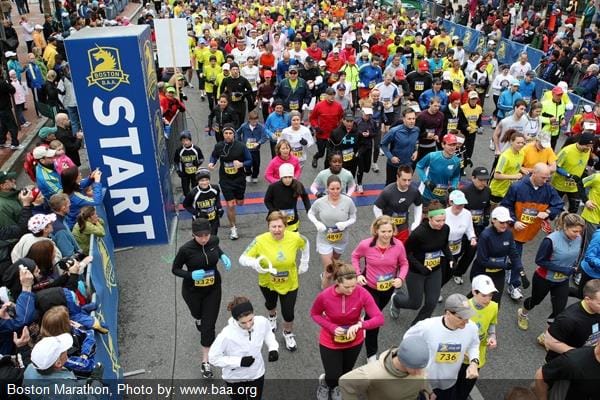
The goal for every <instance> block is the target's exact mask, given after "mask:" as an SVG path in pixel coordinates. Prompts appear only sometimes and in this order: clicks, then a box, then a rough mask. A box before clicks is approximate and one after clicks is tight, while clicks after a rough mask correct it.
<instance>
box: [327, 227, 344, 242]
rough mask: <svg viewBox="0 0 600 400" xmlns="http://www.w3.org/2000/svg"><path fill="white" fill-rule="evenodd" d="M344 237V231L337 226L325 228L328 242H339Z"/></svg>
mask: <svg viewBox="0 0 600 400" xmlns="http://www.w3.org/2000/svg"><path fill="white" fill-rule="evenodd" d="M343 237H344V232H342V231H340V230H339V229H338V228H327V235H326V238H327V240H329V241H330V242H339V241H340V240H342V238H343Z"/></svg>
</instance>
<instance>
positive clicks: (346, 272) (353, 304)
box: [310, 261, 384, 400]
mask: <svg viewBox="0 0 600 400" xmlns="http://www.w3.org/2000/svg"><path fill="white" fill-rule="evenodd" d="M327 270H328V271H327V272H330V273H331V274H332V275H333V280H334V282H335V284H334V285H332V286H329V287H328V288H326V289H324V290H323V291H322V292H321V293H319V295H318V296H317V298H316V299H315V301H314V303H313V305H312V308H311V310H310V315H311V317H312V319H313V320H314V321H315V322H316V323H317V324H319V325H320V326H321V333H320V335H319V349H320V353H321V361H322V362H323V369H324V370H325V373H324V374H321V376H320V377H319V388H318V389H317V398H318V399H327V398H329V395H330V394H331V399H335V400H337V399H340V400H341V398H342V396H341V392H340V388H339V386H338V380H339V378H340V376H342V375H343V374H345V373H346V372H349V371H351V370H352V368H354V364H355V363H356V359H357V358H358V354H359V353H360V349H361V347H362V343H363V341H364V339H365V333H364V331H365V330H368V329H374V328H378V327H380V326H381V325H383V323H384V318H383V314H382V313H381V311H380V310H379V308H378V307H377V304H375V300H373V297H372V296H371V295H370V294H369V292H367V290H366V289H365V288H363V287H362V286H360V285H358V283H357V280H356V271H354V267H353V266H352V265H350V264H344V263H340V262H339V261H334V262H333V264H331V265H329V266H328V267H327ZM363 310H364V311H365V313H366V314H367V315H369V316H370V319H369V320H367V321H363V320H362V319H361V314H362V312H363Z"/></svg>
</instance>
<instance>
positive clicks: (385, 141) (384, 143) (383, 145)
mask: <svg viewBox="0 0 600 400" xmlns="http://www.w3.org/2000/svg"><path fill="white" fill-rule="evenodd" d="M393 138H394V130H393V129H391V130H390V131H388V133H386V134H385V136H384V137H383V138H382V139H381V142H380V143H379V148H380V149H381V150H382V151H383V154H385V156H386V158H387V159H388V160H391V159H392V157H393V156H394V155H393V154H392V152H391V150H390V147H389V144H390V143H391V142H392V139H393Z"/></svg>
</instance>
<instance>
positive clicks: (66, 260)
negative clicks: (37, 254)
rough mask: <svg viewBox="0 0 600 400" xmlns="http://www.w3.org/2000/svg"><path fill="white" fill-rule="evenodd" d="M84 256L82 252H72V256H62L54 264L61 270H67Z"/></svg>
mask: <svg viewBox="0 0 600 400" xmlns="http://www.w3.org/2000/svg"><path fill="white" fill-rule="evenodd" d="M85 257H86V255H85V254H84V253H80V252H77V253H74V254H73V255H72V256H69V257H63V258H61V259H60V260H59V261H58V262H57V263H56V266H57V267H58V268H60V269H62V270H63V271H68V270H69V268H71V267H72V266H73V265H74V264H75V263H76V262H80V261H81V260H83V259H84V258H85Z"/></svg>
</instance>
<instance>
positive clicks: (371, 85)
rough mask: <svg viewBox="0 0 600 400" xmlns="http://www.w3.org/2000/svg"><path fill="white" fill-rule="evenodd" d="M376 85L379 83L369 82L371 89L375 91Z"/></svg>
mask: <svg viewBox="0 0 600 400" xmlns="http://www.w3.org/2000/svg"><path fill="white" fill-rule="evenodd" d="M376 84H377V82H375V81H371V82H369V89H373V88H374V87H375V85H376Z"/></svg>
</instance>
